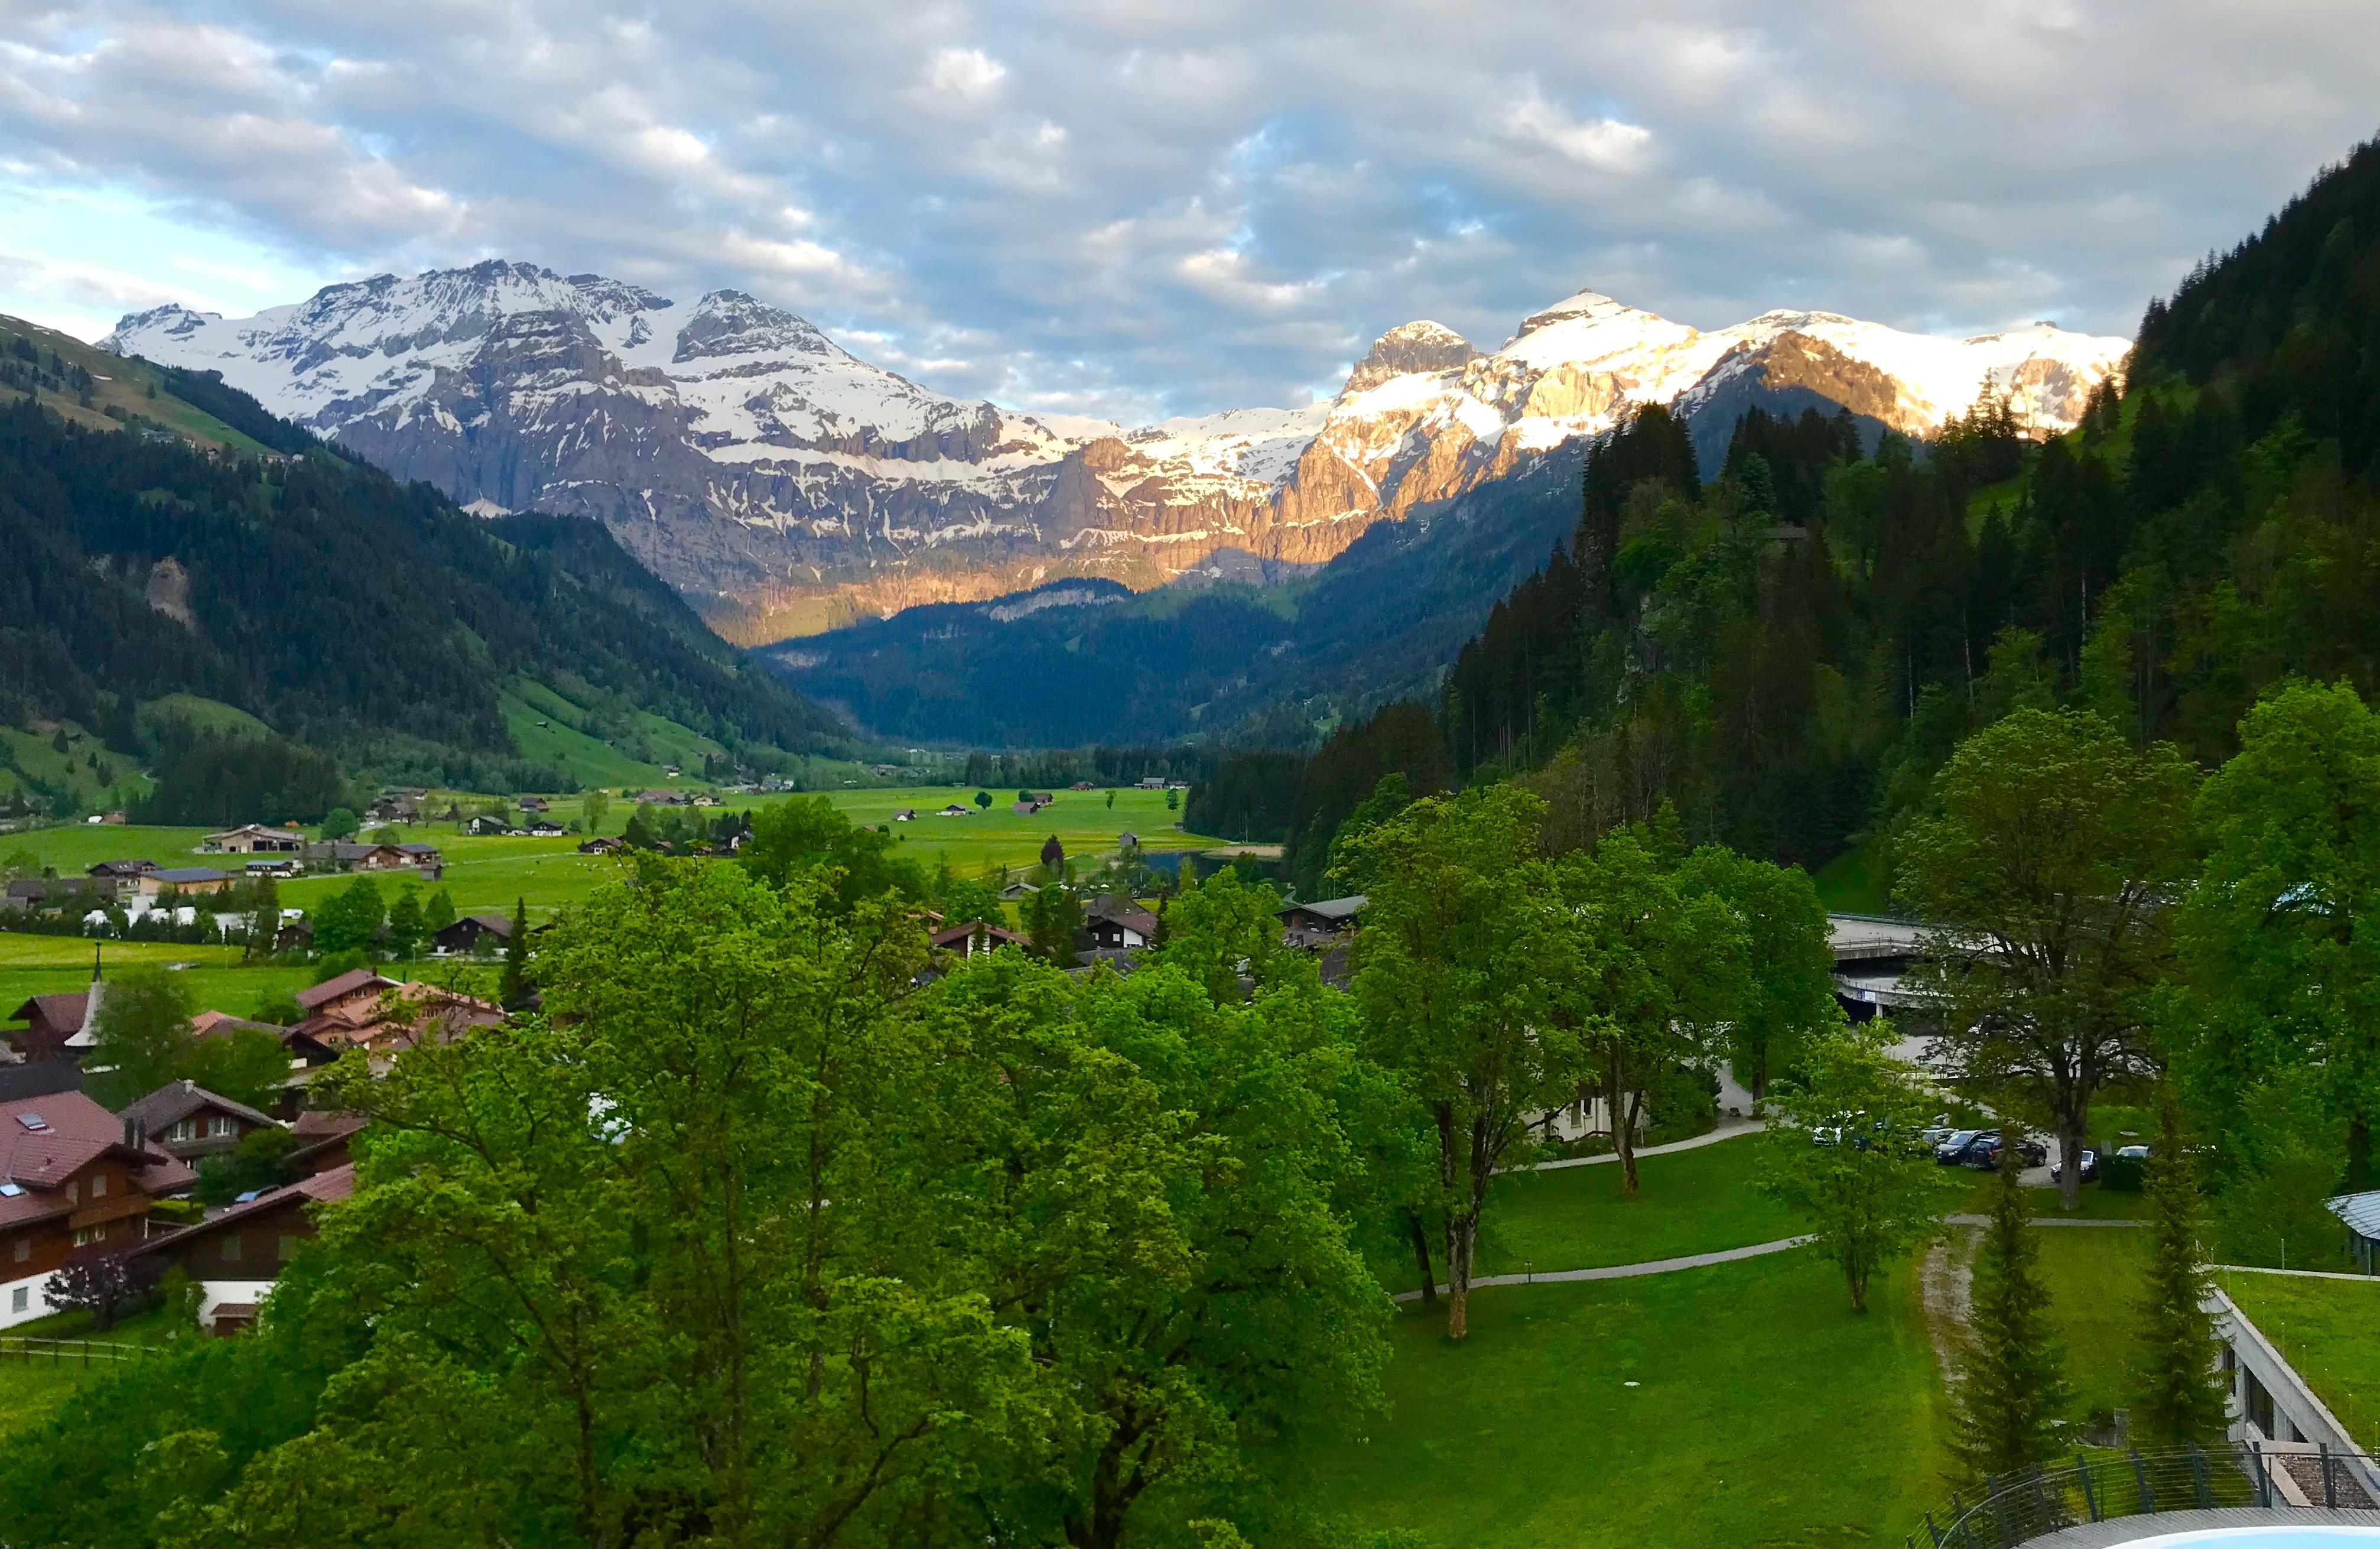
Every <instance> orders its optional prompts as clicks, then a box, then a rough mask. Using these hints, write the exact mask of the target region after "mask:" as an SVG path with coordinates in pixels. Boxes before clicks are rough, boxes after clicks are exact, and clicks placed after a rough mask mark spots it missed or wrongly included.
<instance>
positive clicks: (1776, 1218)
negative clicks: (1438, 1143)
mask: <svg viewBox="0 0 2380 1549" xmlns="http://www.w3.org/2000/svg"><path fill="white" fill-rule="evenodd" d="M1756 1156H1757V1146H1756V1142H1755V1141H1754V1140H1751V1139H1749V1138H1745V1139H1740V1140H1722V1141H1720V1142H1719V1143H1718V1144H1717V1145H1711V1146H1705V1147H1702V1148H1701V1149H1700V1150H1696V1151H1680V1152H1672V1153H1670V1154H1669V1155H1667V1156H1647V1157H1645V1158H1644V1159H1642V1160H1641V1161H1639V1162H1638V1163H1637V1171H1638V1175H1639V1177H1640V1178H1641V1179H1642V1182H1643V1185H1644V1188H1643V1192H1642V1193H1641V1194H1640V1195H1639V1196H1638V1197H1637V1198H1636V1199H1633V1200H1629V1199H1625V1198H1623V1197H1622V1196H1621V1192H1620V1181H1621V1178H1620V1167H1619V1165H1618V1164H1616V1163H1609V1162H1606V1163H1599V1164H1597V1165H1594V1166H1591V1167H1565V1168H1563V1169H1561V1170H1560V1171H1558V1172H1543V1173H1519V1174H1508V1175H1506V1176H1505V1177H1500V1178H1498V1179H1497V1180H1496V1182H1495V1184H1494V1186H1493V1188H1492V1189H1490V1191H1489V1194H1488V1214H1487V1218H1486V1221H1485V1222H1484V1223H1483V1227H1484V1230H1483V1237H1482V1240H1481V1243H1480V1254H1479V1266H1478V1273H1479V1274H1481V1275H1517V1274H1520V1273H1522V1272H1523V1271H1524V1270H1525V1269H1529V1268H1535V1269H1538V1270H1560V1269H1596V1268H1599V1267H1601V1266H1602V1265H1605V1264H1633V1263H1640V1262H1644V1261H1645V1260H1647V1259H1670V1258H1676V1257H1679V1256H1680V1255H1682V1254H1686V1253H1708V1252H1711V1251H1714V1250H1718V1249H1722V1248H1743V1247H1745V1246H1748V1245H1749V1244H1752V1243H1755V1242H1773V1241H1774V1240H1776V1239H1777V1238H1781V1237H1792V1236H1794V1235H1795V1234H1796V1233H1798V1232H1800V1231H1802V1230H1803V1227H1802V1226H1800V1225H1799V1223H1798V1218H1797V1217H1795V1216H1794V1215H1793V1214H1792V1213H1791V1212H1790V1211H1788V1210H1786V1209H1785V1208H1784V1207H1783V1206H1781V1205H1778V1204H1774V1203H1771V1202H1770V1201H1767V1200H1764V1199H1762V1198H1761V1197H1760V1196H1759V1195H1758V1194H1755V1193H1754V1192H1753V1189H1752V1175H1753V1168H1754V1163H1755V1159H1756ZM1432 1250H1433V1251H1436V1250H1437V1245H1436V1244H1432ZM1376 1268H1377V1269H1378V1271H1379V1273H1380V1275H1381V1283H1382V1284H1383V1285H1385V1286H1387V1287H1389V1288H1390V1290H1392V1291H1406V1290H1412V1289H1415V1287H1418V1286H1419V1285H1420V1284H1421V1274H1420V1272H1419V1271H1418V1270H1417V1269H1415V1267H1414V1262H1413V1260H1412V1258H1411V1256H1410V1255H1408V1256H1406V1257H1403V1258H1401V1259H1396V1260H1393V1261H1390V1262H1384V1263H1382V1264H1379V1265H1378V1266H1376ZM1444 1275H1445V1266H1444V1265H1443V1264H1440V1265H1439V1277H1440V1278H1441V1279H1442V1278H1444Z"/></svg>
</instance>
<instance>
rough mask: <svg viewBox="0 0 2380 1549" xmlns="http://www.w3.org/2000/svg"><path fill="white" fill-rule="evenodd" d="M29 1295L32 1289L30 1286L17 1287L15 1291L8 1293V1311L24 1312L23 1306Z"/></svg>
mask: <svg viewBox="0 0 2380 1549" xmlns="http://www.w3.org/2000/svg"><path fill="white" fill-rule="evenodd" d="M31 1295H32V1287H30V1286H19V1287H17V1288H16V1289H15V1290H13V1291H10V1292H9V1293H8V1311H11V1312H22V1311H25V1310H26V1307H25V1304H26V1302H27V1301H28V1299H30V1297H31Z"/></svg>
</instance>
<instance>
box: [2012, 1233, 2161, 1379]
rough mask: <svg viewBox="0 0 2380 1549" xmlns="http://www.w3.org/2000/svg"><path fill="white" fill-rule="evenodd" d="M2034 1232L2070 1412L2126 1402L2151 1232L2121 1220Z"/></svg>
mask: <svg viewBox="0 0 2380 1549" xmlns="http://www.w3.org/2000/svg"><path fill="white" fill-rule="evenodd" d="M2034 1238H2035V1239H2036V1240H2037V1241H2038V1242H2039V1243H2040V1244H2041V1273H2042V1279H2043V1281H2044V1282H2045V1283H2046V1285H2047V1286H2048V1287H2049V1315H2050V1319H2051V1321H2052V1322H2053V1323H2055V1324H2056V1325H2057V1328H2058V1335H2059V1336H2060V1337H2061V1338H2062V1339H2063V1340H2064V1341H2065V1343H2066V1375H2067V1380H2068V1381H2070V1382H2071V1383H2072V1384H2074V1415H2075V1418H2077V1419H2081V1418H2083V1417H2085V1416H2088V1415H2093V1414H2097V1413H2101V1412H2104V1411H2107V1410H2111V1409H2124V1408H2129V1407H2130V1406H2131V1402H2132V1400H2131V1382H2132V1362H2133V1360H2134V1357H2135V1354H2136V1352H2137V1351H2138V1349H2139V1334H2138V1328H2139V1323H2140V1313H2139V1301H2140V1296H2141V1285H2142V1281H2141V1277H2142V1275H2143V1274H2145V1273H2146V1271H2147V1267H2148V1251H2149V1234H2148V1233H2147V1232H2145V1231H2143V1230H2139V1229H2137V1228H2131V1229H2128V1228H2125V1227H2121V1226H2104V1227H2103V1226H2040V1227H2036V1228H2034Z"/></svg>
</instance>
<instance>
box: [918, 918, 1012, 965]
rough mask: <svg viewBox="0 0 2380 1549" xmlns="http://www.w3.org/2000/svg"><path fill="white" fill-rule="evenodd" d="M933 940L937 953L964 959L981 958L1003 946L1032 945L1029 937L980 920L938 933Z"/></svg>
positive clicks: (954, 926) (934, 934) (950, 927)
mask: <svg viewBox="0 0 2380 1549" xmlns="http://www.w3.org/2000/svg"><path fill="white" fill-rule="evenodd" d="M932 940H933V944H934V950H935V951H937V952H955V953H957V954H958V955H959V956H960V957H980V956H982V955H983V954H985V953H989V952H997V951H999V950H1000V949H1001V948H1002V947H1003V946H1025V945H1030V938H1029V937H1027V936H1025V935H1023V934H1021V933H1017V932H1015V931H1008V930H1002V928H1001V927H999V926H997V925H992V924H987V923H986V922H985V921H980V920H970V921H967V922H966V923H965V924H963V925H952V926H949V927H946V928H945V929H942V930H939V931H936V932H935V933H933V937H932Z"/></svg>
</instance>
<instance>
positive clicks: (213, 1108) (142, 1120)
mask: <svg viewBox="0 0 2380 1549" xmlns="http://www.w3.org/2000/svg"><path fill="white" fill-rule="evenodd" d="M116 1117H117V1118H119V1119H122V1120H123V1121H124V1122H125V1123H127V1124H128V1125H130V1126H132V1133H133V1137H134V1139H135V1140H140V1139H142V1138H146V1139H147V1140H148V1142H149V1143H150V1144H151V1145H153V1146H155V1147H157V1148H158V1149H160V1150H162V1151H164V1153H165V1154H166V1155H168V1156H171V1157H174V1158H176V1160H178V1161H183V1162H188V1163H192V1164H196V1163H197V1161H198V1160H199V1158H200V1157H202V1156H214V1155H218V1154H220V1153H224V1152H226V1151H237V1150H238V1149H239V1142H240V1141H241V1140H244V1139H245V1138H247V1137H248V1136H249V1135H251V1134H253V1133H254V1132H256V1131H257V1130H259V1129H277V1128H280V1125H279V1124H278V1123H277V1122H276V1121H275V1120H274V1119H273V1116H272V1115H270V1114H264V1113H259V1112H258V1111H257V1110H255V1109H254V1108H251V1107H249V1105H248V1104H245V1103H237V1102H234V1101H233V1100H232V1099H230V1098H228V1097H225V1096H224V1095H223V1094H221V1093H220V1092H209V1091H208V1090H207V1089H206V1088H204V1087H202V1086H200V1085H199V1084H198V1083H197V1082H196V1081H169V1082H167V1083H166V1084H165V1085H164V1086H162V1087H159V1088H158V1089H157V1090H156V1091H155V1092H151V1093H150V1094H149V1095H148V1096H146V1097H143V1098H141V1099H140V1100H139V1101H138V1102H135V1103H131V1104H127V1105H126V1106H125V1108H124V1109H123V1111H122V1112H120V1113H118V1114H117V1115H116Z"/></svg>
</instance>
